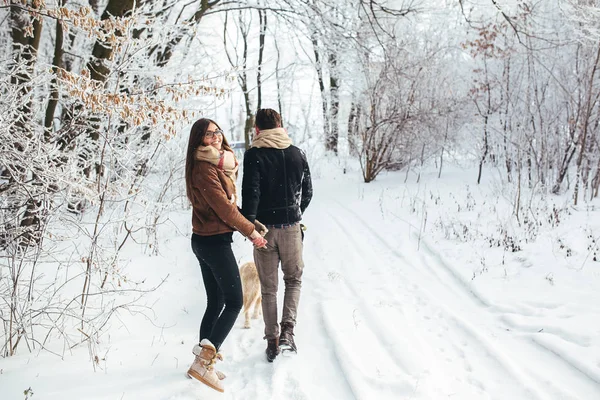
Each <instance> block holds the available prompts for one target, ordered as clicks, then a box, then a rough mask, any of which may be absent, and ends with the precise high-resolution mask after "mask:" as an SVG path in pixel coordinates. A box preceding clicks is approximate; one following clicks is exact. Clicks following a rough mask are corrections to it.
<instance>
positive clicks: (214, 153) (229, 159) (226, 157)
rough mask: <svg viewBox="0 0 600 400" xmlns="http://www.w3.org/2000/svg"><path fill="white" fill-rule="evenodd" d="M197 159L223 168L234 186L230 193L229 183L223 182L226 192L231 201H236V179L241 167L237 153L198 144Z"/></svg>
mask: <svg viewBox="0 0 600 400" xmlns="http://www.w3.org/2000/svg"><path fill="white" fill-rule="evenodd" d="M196 160H199V161H206V162H209V163H211V164H213V165H216V166H217V167H218V168H219V169H220V170H222V171H223V172H224V173H225V175H227V177H229V180H230V181H231V184H232V186H233V192H232V193H229V191H228V190H227V185H225V182H222V183H223V185H224V187H225V189H226V190H225V192H227V197H228V198H229V201H230V202H231V203H235V202H236V200H237V199H236V196H237V191H236V187H235V180H236V178H237V171H238V168H239V163H238V162H237V160H236V158H235V155H234V154H233V152H231V151H227V150H223V152H220V151H219V150H217V149H216V148H215V147H213V146H198V148H197V149H196Z"/></svg>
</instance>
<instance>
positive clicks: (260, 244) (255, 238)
mask: <svg viewBox="0 0 600 400" xmlns="http://www.w3.org/2000/svg"><path fill="white" fill-rule="evenodd" d="M250 241H252V244H253V245H254V246H255V247H257V248H259V249H260V248H266V247H267V239H265V238H264V237H262V236H261V235H260V233H258V232H257V231H256V229H255V230H254V231H252V233H251V234H250Z"/></svg>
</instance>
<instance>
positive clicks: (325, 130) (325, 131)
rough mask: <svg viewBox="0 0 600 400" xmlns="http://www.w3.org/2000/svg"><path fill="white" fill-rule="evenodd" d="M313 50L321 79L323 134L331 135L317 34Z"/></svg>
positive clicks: (313, 42)
mask: <svg viewBox="0 0 600 400" xmlns="http://www.w3.org/2000/svg"><path fill="white" fill-rule="evenodd" d="M312 44H313V51H314V54H315V68H316V70H317V80H318V81H319V91H320V92H321V106H322V108H323V134H324V135H325V137H326V138H327V137H329V134H330V131H329V114H328V112H327V108H328V107H327V94H326V93H325V82H324V80H323V66H322V65H321V53H320V51H319V43H318V41H317V37H316V34H315V33H313V36H312Z"/></svg>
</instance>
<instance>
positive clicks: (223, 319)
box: [192, 234, 244, 350]
mask: <svg viewBox="0 0 600 400" xmlns="http://www.w3.org/2000/svg"><path fill="white" fill-rule="evenodd" d="M192 250H193V251H194V254H195V255H196V257H197V258H198V261H199V262H200V269H201V270H202V279H203V280H204V288H205V289H206V296H207V303H206V312H205V313H204V317H202V323H201V324H200V341H202V339H208V340H210V341H211V342H212V344H214V345H215V347H216V348H217V350H218V349H219V347H221V344H222V343H223V341H224V340H225V338H226V337H227V335H228V334H229V331H231V328H232V327H233V324H234V323H235V320H236V319H237V317H238V315H239V313H240V311H241V309H242V306H243V303H244V300H243V296H242V282H241V280H240V273H239V270H238V266H237V261H236V259H235V256H234V255H233V251H232V250H231V243H229V242H216V243H215V242H213V243H206V242H205V241H203V240H202V237H200V236H198V235H195V234H193V235H192Z"/></svg>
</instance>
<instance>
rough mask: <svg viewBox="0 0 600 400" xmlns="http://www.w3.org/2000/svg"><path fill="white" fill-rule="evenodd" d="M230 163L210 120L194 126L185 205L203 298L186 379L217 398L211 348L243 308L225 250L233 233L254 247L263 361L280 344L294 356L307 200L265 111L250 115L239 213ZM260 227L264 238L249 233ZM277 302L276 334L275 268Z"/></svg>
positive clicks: (291, 152)
mask: <svg viewBox="0 0 600 400" xmlns="http://www.w3.org/2000/svg"><path fill="white" fill-rule="evenodd" d="M237 170H238V161H237V160H236V158H235V155H234V154H233V151H232V150H231V147H229V144H228V143H227V139H226V138H225V136H224V134H223V131H222V130H221V129H220V128H219V126H218V124H217V123H216V122H215V121H212V120H210V119H206V118H203V119H200V120H198V121H196V123H194V125H193V126H192V129H191V132H190V138H189V143H188V150H187V158H186V166H185V182H186V190H187V197H188V199H189V200H190V202H191V203H192V207H193V212H192V230H193V234H192V250H193V251H194V254H195V255H196V257H197V258H198V261H199V263H200V269H201V271H202V279H203V281H204V288H205V290H206V295H207V306H206V312H205V313H204V316H203V318H202V323H201V324H200V338H199V339H200V342H199V344H197V345H195V346H194V348H193V353H194V355H195V356H196V357H195V360H194V362H193V364H192V366H191V367H190V369H189V370H188V376H190V377H191V378H195V379H197V380H199V381H201V382H203V383H205V384H206V385H208V386H210V387H211V388H213V389H215V390H218V391H220V392H223V384H222V382H221V381H222V380H223V379H224V378H225V375H223V373H221V372H220V371H217V370H216V369H215V368H214V366H215V363H216V362H217V361H218V360H222V357H221V355H220V354H219V352H218V351H219V348H220V347H221V345H222V344H223V341H224V340H225V338H226V337H227V335H228V334H229V332H230V330H231V328H232V327H233V325H234V323H235V321H236V319H237V316H238V314H239V313H240V311H241V308H242V305H243V296H242V284H241V281H240V276H239V270H238V266H237V262H236V259H235V256H234V255H233V252H232V249H231V243H232V236H233V232H234V231H238V232H240V233H241V234H242V235H244V236H246V237H247V238H249V239H250V240H251V241H252V243H253V245H254V261H255V263H256V267H257V270H258V275H259V279H260V283H261V291H262V310H263V318H264V322H265V339H267V349H266V355H267V360H268V361H270V362H271V361H273V360H274V359H275V357H276V356H277V355H278V354H279V351H280V347H279V346H280V345H281V346H282V347H283V346H284V345H285V346H287V347H289V348H290V349H291V350H293V351H296V345H295V343H294V338H293V335H294V326H295V324H296V310H297V308H298V300H299V298H300V286H301V281H302V279H301V278H302V270H303V268H304V264H303V261H302V232H301V229H300V220H301V218H302V214H303V213H304V210H306V207H308V204H309V203H310V200H311V198H312V184H311V179H310V171H309V168H308V163H307V161H306V156H305V155H304V153H303V152H302V151H301V150H300V149H299V148H297V147H296V146H293V145H292V142H291V140H290V138H289V136H288V135H287V132H286V131H285V129H283V127H282V124H281V117H280V115H279V114H278V113H277V112H276V111H274V110H271V109H261V110H259V111H258V112H257V113H256V119H255V135H254V139H253V141H252V147H251V148H250V149H249V150H248V151H247V152H246V153H245V155H244V175H243V180H242V209H241V211H240V209H239V208H238V206H237V192H236V186H235V181H236V177H237ZM257 220H260V221H261V222H262V223H263V224H264V225H266V227H267V228H268V232H267V234H266V235H265V237H262V236H261V234H260V233H259V232H258V231H257V230H256V228H255V224H257V226H259V222H258V221H257ZM280 262H281V268H282V271H283V279H284V282H285V295H284V305H283V313H282V318H281V329H280V325H279V324H278V318H277V283H278V268H279V263H280Z"/></svg>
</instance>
